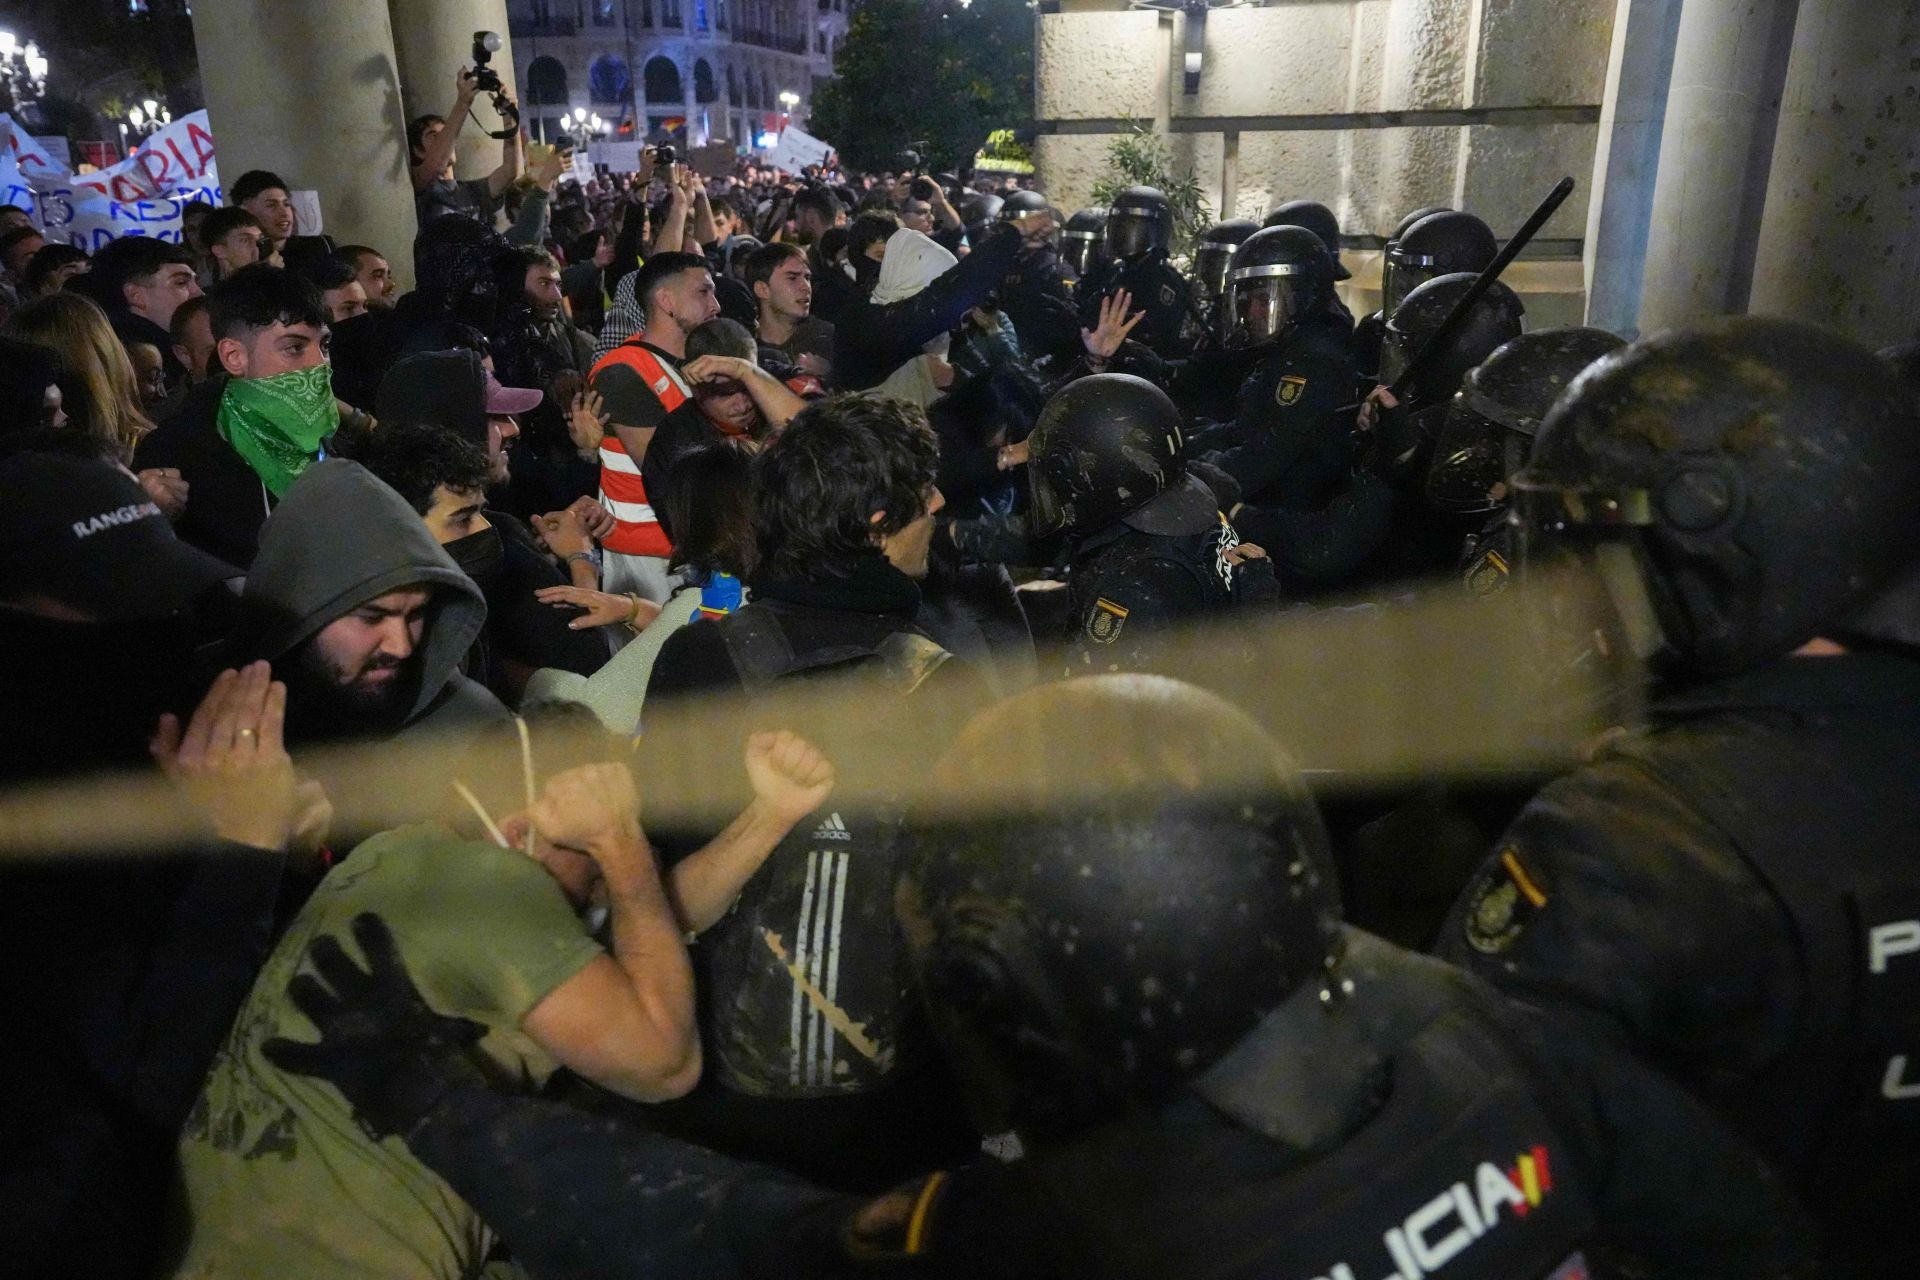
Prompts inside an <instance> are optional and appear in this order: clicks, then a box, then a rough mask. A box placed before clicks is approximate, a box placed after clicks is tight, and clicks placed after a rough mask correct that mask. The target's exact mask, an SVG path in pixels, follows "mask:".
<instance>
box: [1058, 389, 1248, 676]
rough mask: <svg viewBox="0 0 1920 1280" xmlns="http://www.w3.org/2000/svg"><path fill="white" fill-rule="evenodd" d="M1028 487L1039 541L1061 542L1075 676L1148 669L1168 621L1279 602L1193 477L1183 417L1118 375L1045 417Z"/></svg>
mask: <svg viewBox="0 0 1920 1280" xmlns="http://www.w3.org/2000/svg"><path fill="white" fill-rule="evenodd" d="M1027 448H1028V451H1029V454H1030V458H1029V461H1028V463H1027V483H1028V485H1029V488H1030V497H1031V501H1030V504H1029V510H1030V522H1031V526H1032V528H1033V530H1034V531H1035V532H1036V533H1040V534H1047V533H1053V532H1058V533H1060V534H1063V535H1064V536H1065V537H1066V538H1067V539H1068V541H1069V542H1070V544H1071V551H1070V553H1069V557H1070V560H1069V572H1068V582H1067V585H1068V593H1069V606H1068V615H1067V616H1068V627H1069V633H1068V635H1067V636H1066V637H1065V638H1066V640H1067V643H1068V670H1069V673H1071V674H1082V673H1085V672H1087V671H1111V670H1118V669H1124V670H1129V671H1134V670H1140V669H1142V668H1144V667H1146V666H1147V665H1149V664H1150V663H1151V662H1152V660H1153V658H1154V656H1155V655H1156V654H1157V653H1158V651H1159V648H1160V646H1161V644H1162V643H1164V641H1165V638H1166V632H1167V629H1168V627H1169V626H1170V625H1171V624H1174V623H1177V622H1179V621H1181V620H1184V619H1190V618H1196V617H1198V616H1199V615H1202V614H1206V613H1213V612H1218V611H1221V610H1224V609H1228V608H1231V607H1233V606H1234V605H1236V604H1247V605H1252V604H1258V603H1264V602H1266V601H1270V600H1272V599H1273V598H1274V597H1275V596H1276V595H1277V590H1276V588H1275V586H1274V581H1273V570H1272V566H1271V565H1270V564H1268V563H1267V561H1266V559H1265V553H1264V552H1263V551H1261V550H1260V549H1259V548H1257V547H1251V546H1242V545H1241V543H1240V538H1239V535H1238V534H1236V533H1235V532H1234V530H1233V526H1232V525H1230V524H1228V523H1227V520H1226V518H1225V517H1224V516H1222V515H1221V514H1220V504H1219V501H1218V499H1217V498H1216V497H1215V495H1214V493H1213V492H1212V491H1211V490H1210V489H1208V488H1207V487H1206V486H1205V485H1204V484H1202V483H1201V482H1200V481H1199V480H1197V479H1195V478H1194V477H1192V476H1190V475H1188V474H1187V471H1186V467H1185V464H1184V462H1183V460H1182V458H1181V434H1180V411H1179V410H1178V409H1176V408H1174V405H1173V401H1172V400H1170V399H1168V398H1167V394H1166V393H1165V392H1164V391H1162V390H1160V389H1159V388H1158V387H1156V386H1154V385H1153V384H1152V383H1150V382H1147V381H1145V380H1144V379H1141V378H1135V377H1132V376H1130V375H1127V374H1121V373H1105V374H1094V375H1092V376H1090V377H1086V378H1080V379H1077V380H1075V381H1073V382H1070V383H1068V384H1067V385H1066V386H1065V387H1063V388H1062V389H1061V390H1060V391H1058V392H1056V393H1055V394H1054V396H1053V398H1052V399H1051V400H1049V401H1048V402H1047V406H1046V408H1044V409H1042V410H1041V411H1040V418H1039V421H1038V422H1036V423H1035V424H1034V428H1033V434H1032V435H1031V436H1029V437H1028V440H1027Z"/></svg>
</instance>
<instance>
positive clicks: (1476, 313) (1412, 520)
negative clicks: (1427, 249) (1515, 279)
mask: <svg viewBox="0 0 1920 1280" xmlns="http://www.w3.org/2000/svg"><path fill="white" fill-rule="evenodd" d="M1474 279H1475V277H1473V276H1470V275H1467V274H1464V273H1460V274H1455V275H1447V276H1441V277H1439V278H1437V279H1434V280H1429V281H1427V282H1426V283H1425V284H1422V285H1421V286H1419V287H1418V288H1417V289H1415V290H1414V291H1413V292H1412V293H1411V294H1408V295H1407V300H1406V301H1405V302H1403V303H1401V304H1400V306H1399V307H1398V309H1396V310H1395V311H1394V313H1393V315H1392V316H1391V317H1390V318H1389V319H1388V321H1387V329H1386V345H1385V347H1384V349H1383V350H1382V351H1381V356H1380V376H1381V378H1382V379H1383V380H1385V381H1388V382H1391V381H1394V380H1396V379H1398V378H1399V377H1400V375H1401V374H1402V373H1405V372H1406V371H1407V370H1408V369H1409V368H1411V367H1412V366H1413V365H1414V363H1415V360H1416V359H1417V358H1418V357H1420V356H1421V355H1422V353H1423V352H1424V353H1425V355H1426V360H1425V363H1424V364H1422V365H1420V367H1419V368H1418V369H1417V370H1416V376H1415V377H1414V378H1413V380H1412V381H1411V382H1410V384H1409V386H1408V387H1407V388H1406V389H1405V390H1406V399H1404V400H1395V399H1394V398H1393V396H1392V394H1391V393H1390V392H1389V391H1388V390H1387V389H1386V388H1385V387H1382V388H1379V389H1377V390H1376V391H1375V392H1374V394H1373V395H1372V396H1370V397H1369V398H1368V402H1367V404H1366V406H1365V408H1364V409H1363V411H1362V414H1361V419H1360V423H1361V427H1362V430H1363V432H1364V433H1365V436H1366V445H1365V448H1364V450H1363V453H1364V454H1365V456H1366V458H1367V462H1368V466H1369V467H1370V469H1371V470H1373V471H1374V472H1376V473H1377V474H1379V475H1381V476H1382V477H1384V478H1386V479H1387V480H1388V481H1389V482H1390V483H1392V484H1393V485H1394V486H1395V489H1396V492H1397V497H1396V502H1395V511H1394V523H1393V527H1392V529H1391V530H1390V531H1389V532H1388V534H1387V536H1386V538H1385V539H1384V541H1383V543H1382V546H1381V548H1380V550H1379V552H1378V554H1377V555H1376V556H1375V557H1374V558H1373V561H1372V562H1371V564H1370V566H1369V570H1370V573H1371V575H1372V576H1374V577H1377V578H1379V579H1382V580H1385V581H1398V580H1401V579H1406V578H1414V577H1421V576H1425V575H1427V574H1432V573H1440V572H1445V571H1449V570H1451V569H1452V568H1454V566H1455V565H1456V564H1457V563H1458V561H1459V556H1460V547H1461V544H1462V543H1463V542H1464V541H1465V540H1466V538H1467V535H1468V534H1470V533H1471V532H1473V529H1474V523H1473V522H1472V521H1468V520H1465V519H1463V518H1462V517H1461V516H1460V515H1459V514H1458V513H1456V512H1454V511H1452V510H1450V509H1443V508H1437V507H1435V506H1434V505H1432V504H1431V503H1429V502H1428V501H1427V500H1426V494H1425V480H1426V475H1427V471H1428V468H1429V466H1430V464H1431V461H1432V458H1433V449H1434V440H1435V439H1436V437H1437V436H1438V435H1439V432H1440V426H1441V424H1442V423H1443V422H1444V421H1445V418H1446V414H1447V406H1448V404H1449V402H1450V401H1451V400H1452V399H1453V396H1454V393H1455V392H1456V391H1458V390H1459V388H1460V383H1461V381H1462V379H1464V378H1465V377H1466V375H1467V372H1468V371H1469V370H1470V369H1472V368H1473V367H1474V366H1475V365H1478V364H1479V363H1480V362H1481V361H1483V360H1485V359H1486V358H1487V357H1488V356H1490V355H1492V354H1493V352H1494V350H1495V349H1496V348H1497V347H1499V346H1500V345H1501V344H1502V343H1504V342H1506V341H1508V340H1509V339H1511V338H1515V337H1517V336H1519V333H1520V325H1521V320H1522V318H1523V316H1524V315H1525V312H1526V308H1525V307H1524V306H1522V305H1521V302H1520V299H1519V297H1518V296H1516V295H1515V294H1514V292H1513V290H1511V289H1509V288H1507V286H1506V285H1505V284H1503V283H1501V282H1500V281H1498V280H1496V281H1494V282H1493V284H1492V286H1491V287H1490V288H1488V289H1487V291H1486V292H1485V293H1484V294H1483V295H1481V298H1480V300H1479V301H1478V302H1477V303H1475V304H1474V307H1473V309H1472V310H1471V311H1470V312H1469V313H1468V314H1467V317H1466V319H1465V321H1464V322H1463V323H1462V325H1461V326H1460V327H1459V328H1458V329H1456V330H1454V332H1453V335H1452V336H1451V337H1450V338H1449V339H1448V340H1447V341H1446V343H1445V344H1444V345H1443V346H1442V347H1440V348H1439V349H1436V350H1433V351H1427V346H1428V343H1429V340H1430V339H1432V338H1433V337H1434V336H1435V335H1436V334H1437V333H1438V332H1439V330H1440V328H1441V326H1442V324H1444V323H1445V321H1446V319H1447V317H1448V316H1449V315H1451V314H1452V312H1453V308H1454V306H1455V305H1456V304H1457V303H1458V302H1459V301H1460V299H1461V297H1462V296H1463V295H1465V294H1466V292H1467V291H1468V290H1469V289H1470V288H1471V287H1472V286H1473V283H1474Z"/></svg>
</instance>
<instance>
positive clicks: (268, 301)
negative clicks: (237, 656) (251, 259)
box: [116, 241, 340, 566]
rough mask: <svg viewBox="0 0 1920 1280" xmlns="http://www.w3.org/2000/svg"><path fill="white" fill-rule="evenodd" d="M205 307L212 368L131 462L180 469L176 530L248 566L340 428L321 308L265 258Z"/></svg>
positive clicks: (311, 292)
mask: <svg viewBox="0 0 1920 1280" xmlns="http://www.w3.org/2000/svg"><path fill="white" fill-rule="evenodd" d="M116 243H118V244H124V243H128V242H127V241H117V242H116ZM207 304H208V310H209V313H210V314H211V316H212V320H213V338H214V358H215V359H216V360H217V361H218V362H219V366H220V369H219V374H218V376H215V377H213V378H210V379H208V380H207V381H206V382H205V383H203V384H202V385H201V386H199V387H196V388H195V389H194V390H193V391H192V392H191V393H190V394H189V395H188V396H187V399H186V401H185V402H184V403H183V404H182V405H181V407H180V410H179V412H178V414H177V415H175V417H173V418H172V419H171V420H170V421H168V422H166V423H163V424H162V425H161V426H160V429H159V430H157V431H155V432H153V434H151V435H149V436H147V437H146V438H145V439H143V440H142V441H141V442H140V446H139V449H138V450H137V451H136V453H135V454H134V462H135V465H136V466H140V467H164V468H171V469H173V470H175V471H178V472H179V473H180V475H181V477H182V478H183V479H185V480H186V482H187V484H188V485H189V487H190V489H191V492H192V494H193V500H192V501H191V502H190V503H189V504H188V506H187V510H186V512H185V514H184V515H183V516H182V518H181V521H180V536H181V537H182V538H184V539H186V540H187V541H188V542H191V543H193V544H194V545H195V546H198V547H200V548H201V549H202V550H205V551H208V552H211V553H213V554H215V555H218V556H220V557H221V558H222V559H224V560H226V561H228V562H229V563H232V564H238V565H241V566H246V565H249V564H251V563H253V555H254V551H255V548H256V547H257V545H258V542H259V538H260V526H261V525H262V524H263V523H265V521H266V518H267V515H268V513H269V512H271V511H272V509H273V507H274V504H275V503H277V502H278V501H279V500H280V498H281V497H282V496H283V495H284V494H285V493H286V491H287V488H288V487H289V486H290V485H292V483H293V482H294V480H295V479H297V478H298V477H299V475H300V473H301V472H302V471H304V470H306V468H307V467H308V466H310V465H311V464H312V463H313V462H315V461H317V460H318V459H319V458H320V457H321V455H322V450H323V449H324V447H325V442H326V440H327V439H328V437H330V436H331V435H333V433H334V432H335V431H337V430H339V427H340V411H339V406H338V404H337V402H336V401H335V400H334V398H333V390H332V383H331V380H330V379H329V377H328V372H329V371H328V368H327V355H326V348H325V346H324V345H323V336H324V333H325V330H326V325H327V317H326V310H325V308H324V307H323V306H322V305H321V302H320V292H319V290H317V289H315V288H314V287H313V286H312V285H311V284H309V283H308V282H307V281H305V280H302V279H301V278H300V277H298V276H296V275H294V274H292V273H291V272H288V271H283V270H281V269H280V268H278V267H271V266H267V265H266V264H264V263H262V264H259V265H256V266H252V267H248V268H246V269H244V270H242V271H237V272H235V273H234V274H233V275H232V276H230V277H229V278H227V279H226V280H223V281H221V282H220V284H219V285H218V286H216V287H215V288H214V290H213V292H212V293H211V294H209V295H208V298H207ZM168 348H169V350H171V348H172V343H171V341H169V342H168Z"/></svg>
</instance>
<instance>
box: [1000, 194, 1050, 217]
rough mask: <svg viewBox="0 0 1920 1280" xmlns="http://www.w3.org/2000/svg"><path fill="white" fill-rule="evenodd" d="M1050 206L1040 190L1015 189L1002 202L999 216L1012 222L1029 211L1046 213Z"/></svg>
mask: <svg viewBox="0 0 1920 1280" xmlns="http://www.w3.org/2000/svg"><path fill="white" fill-rule="evenodd" d="M1048 208H1049V206H1048V204H1047V198H1046V197H1045V196H1044V195H1042V194H1040V193H1039V192H1038V191H1015V192H1012V193H1011V194H1009V195H1008V196H1007V197H1006V198H1005V199H1003V200H1002V201H1001V202H1000V212H999V214H998V215H997V216H998V217H999V219H1000V221H1002V222H1012V221H1013V220H1014V219H1015V218H1019V217H1023V216H1025V215H1026V214H1029V213H1045V212H1046V211H1047V209H1048Z"/></svg>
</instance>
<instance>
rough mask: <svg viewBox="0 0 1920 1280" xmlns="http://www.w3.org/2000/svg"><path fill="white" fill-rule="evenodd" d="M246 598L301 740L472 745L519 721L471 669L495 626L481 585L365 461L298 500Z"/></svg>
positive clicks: (264, 543)
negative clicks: (487, 629) (478, 640)
mask: <svg viewBox="0 0 1920 1280" xmlns="http://www.w3.org/2000/svg"><path fill="white" fill-rule="evenodd" d="M242 602H243V604H244V605H245V606H246V608H247V610H248V612H249V614H250V615H251V617H250V620H249V621H250V627H251V630H250V632H249V634H248V641H249V644H250V648H251V649H252V651H253V655H254V656H257V657H261V658H265V659H267V660H268V661H269V662H271V663H272V664H273V667H274V672H275V674H276V676H277V677H278V678H279V679H282V680H284V681H285V682H286V684H287V727H288V736H289V737H290V738H292V739H293V740H295V741H296V742H313V741H315V740H318V739H328V738H382V739H396V738H409V739H417V738H420V737H423V736H426V735H445V736H448V737H456V738H463V739H464V738H471V737H472V736H473V735H474V734H476V733H478V732H479V731H480V730H482V729H484V728H485V727H486V726H487V725H489V724H493V723H496V722H498V721H500V720H502V719H504V718H505V717H506V714H507V713H506V709H505V708H504V707H502V706H501V705H500V702H499V700H498V699H496V698H495V697H494V696H493V695H492V694H491V693H488V692H487V691H486V689H484V688H482V687H481V686H480V685H478V684H475V683H474V682H473V681H471V680H468V679H467V678H466V676H464V675H462V674H461V672H460V661H461V659H462V658H464V657H465V656H466V653H467V650H468V649H469V648H471V647H472V645H473V641H474V638H475V637H476V636H478V635H479V634H480V629H481V627H482V626H483V625H484V624H485V622H486V617H487V605H486V600H485V597H483V596H482V594H481V592H480V588H479V587H478V586H477V585H475V583H474V581H473V579H472V578H470V577H468V576H467V575H466V574H465V573H463V572H462V571H461V569H460V566H459V565H457V564H455V563H454V562H453V559H452V558H451V557H450V556H448V555H447V553H446V552H445V551H444V550H443V549H442V548H441V546H440V544H439V543H438V542H436V541H434V538H433V535H432V534H431V533H430V532H428V530H427V526H426V525H425V524H424V523H423V522H422V521H421V519H420V517H419V516H418V515H417V514H415V512H414V511H413V509H412V508H411V507H409V506H408V505H407V504H406V502H405V501H404V500H402V499H401V497H400V495H399V494H397V493H395V492H394V491H393V490H392V489H390V488H388V487H387V486H386V485H384V484H382V483H380V481H378V480H376V479H374V477H373V476H372V475H371V474H370V473H369V472H368V471H367V470H366V469H365V468H364V467H362V466H360V465H359V464H358V463H354V462H348V461H345V460H344V459H338V458H336V459H329V460H328V461H326V462H323V463H320V464H318V465H316V466H314V467H311V468H309V469H308V473H307V474H306V475H304V476H302V477H301V479H300V481H299V483H297V484H295V485H294V486H293V487H292V488H291V489H289V490H288V491H287V497H286V500H285V501H284V502H282V503H281V505H280V506H279V507H278V508H276V509H275V511H274V513H273V518H272V519H270V520H269V521H267V525H266V528H265V529H264V530H263V531H262V533H261V537H260V552H259V555H258V556H257V557H256V558H255V559H254V563H253V570H252V572H251V573H249V574H248V576H247V585H246V590H245V591H244V592H243V593H242ZM446 745H450V746H452V745H457V744H452V743H449V744H446Z"/></svg>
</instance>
